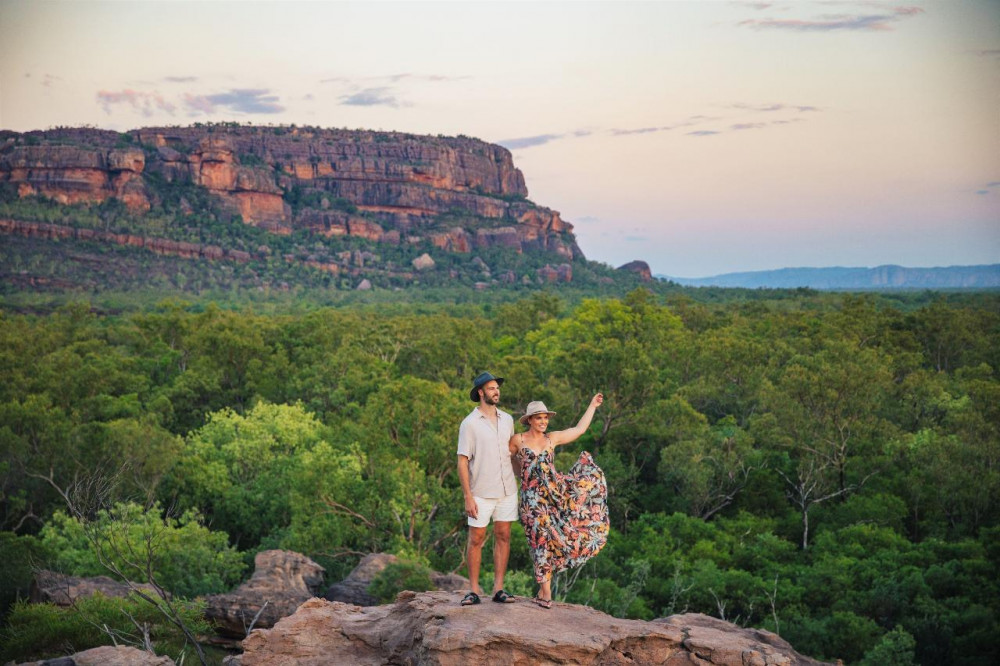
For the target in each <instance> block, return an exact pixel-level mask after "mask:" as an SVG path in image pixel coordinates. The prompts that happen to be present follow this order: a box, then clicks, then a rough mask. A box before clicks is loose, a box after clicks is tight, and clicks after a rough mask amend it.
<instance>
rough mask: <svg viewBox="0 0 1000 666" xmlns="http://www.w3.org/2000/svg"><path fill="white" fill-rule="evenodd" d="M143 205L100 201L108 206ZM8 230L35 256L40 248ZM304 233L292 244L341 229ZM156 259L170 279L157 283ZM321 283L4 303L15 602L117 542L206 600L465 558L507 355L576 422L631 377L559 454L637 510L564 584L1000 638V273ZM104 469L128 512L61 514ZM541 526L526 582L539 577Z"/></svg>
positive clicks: (5, 481) (514, 580) (829, 652)
mask: <svg viewBox="0 0 1000 666" xmlns="http://www.w3.org/2000/svg"><path fill="white" fill-rule="evenodd" d="M373 140H374V139H373ZM192 196H196V194H194V193H193V194H192ZM25 205H27V204H25ZM38 205H39V210H47V209H45V207H44V205H43V204H42V203H39V204H38ZM120 214H123V213H122V211H116V210H114V209H113V208H111V207H108V208H106V209H103V210H96V209H95V210H89V211H82V215H83V219H84V220H85V221H86V220H90V221H91V222H93V224H95V225H99V224H104V223H110V224H115V223H116V222H115V220H114V219H112V218H113V217H114V216H116V215H120ZM101 215H104V217H105V218H106V219H102V218H101V217H100V216H101ZM88 216H90V217H88ZM220 219H221V218H220ZM87 223H88V224H89V223H90V222H87ZM220 224H221V222H220ZM174 228H177V229H179V228H180V227H174ZM240 233H242V231H241V232H240ZM249 233H251V234H252V233H255V232H253V231H251V232H249ZM293 236H294V235H293ZM241 238H242V239H243V240H244V241H247V242H250V241H251V240H254V239H255V237H252V236H245V237H242V236H241ZM10 240H11V241H12V243H11V245H5V246H3V247H0V254H2V253H5V252H7V253H8V254H5V255H4V256H6V257H12V258H16V257H17V256H20V255H19V254H18V253H17V252H16V251H9V250H8V248H9V247H11V246H12V245H14V244H16V243H18V242H20V241H25V242H29V241H30V239H17V238H13V237H12V238H11V239H10ZM281 242H282V243H285V242H287V243H288V245H278V244H275V246H274V247H273V248H272V250H273V252H275V253H278V252H285V251H286V250H288V251H290V252H298V251H299V250H303V251H306V250H308V251H310V252H312V251H315V252H328V251H333V249H334V247H335V246H334V245H324V247H323V248H309V247H308V243H306V242H304V241H303V239H302V238H291V237H290V238H288V239H285V240H282V241H281ZM379 251H380V252H381V251H382V249H379ZM421 251H423V250H421ZM399 252H400V253H399V254H394V255H392V260H393V261H403V260H405V259H406V257H405V256H404V254H403V250H400V251H399ZM386 256H389V255H386ZM22 259H23V258H22ZM484 259H485V260H486V261H487V263H489V265H490V266H491V268H493V267H495V266H497V265H500V264H496V263H493V262H501V263H502V262H503V261H506V258H505V257H504V256H503V255H502V253H497V254H491V255H485V254H484ZM52 260H53V261H56V259H55V258H54V257H53V258H52ZM26 261H29V263H30V261H33V260H26ZM448 261H452V259H444V260H443V263H445V264H447V262H448ZM455 261H457V260H455ZM512 261H514V263H512V264H510V265H511V266H512V267H514V268H512V270H515V272H517V271H521V270H522V269H523V270H526V271H530V270H533V267H532V266H530V265H529V264H530V261H533V259H531V260H525V261H528V262H529V263H522V264H517V263H516V261H517V260H514V259H512ZM22 265H26V264H22ZM156 266H157V265H154V264H149V265H148V266H144V267H141V270H143V271H147V269H148V275H149V276H150V279H151V280H156V279H157V278H156V275H157V271H158V270H159V268H157V267H156ZM456 266H457V264H456ZM178 267H180V268H178ZM175 269H176V270H175ZM14 270H20V269H14ZM185 270H186V269H184V268H183V264H180V263H178V264H171V265H170V270H169V271H167V270H164V274H167V273H169V274H170V276H171V277H170V279H174V278H176V277H177V276H178V275H184V276H186V277H185V278H184V279H190V280H191V281H192V282H193V283H198V287H197V290H200V289H203V288H204V289H216V288H219V286H220V285H224V286H225V289H226V290H229V289H231V288H236V287H234V286H233V285H238V284H244V278H246V279H247V280H249V282H246V284H251V283H252V282H253V280H255V279H262V280H263V279H264V277H263V276H262V275H258V276H257V278H250V277H249V274H248V273H246V274H241V273H240V272H239V271H240V270H243V269H234V270H233V271H231V272H230V273H223V272H219V273H213V275H214V276H215V277H211V278H209V277H206V276H205V275H203V274H200V273H197V272H185ZM247 270H251V269H250V268H247ZM252 270H254V271H256V270H258V268H254V269H252ZM449 270H450V268H449ZM456 270H457V269H456ZM476 270H479V269H478V268H477V269H476ZM574 270H576V267H574ZM268 275H269V277H267V279H276V276H278V275H279V273H277V272H275V273H269V274H268ZM518 275H520V273H518ZM224 276H225V277H224ZM595 276H596V274H595ZM216 277H218V280H217V281H216ZM422 279H423V278H422ZM428 279H431V278H428ZM435 279H436V278H435ZM595 279H596V278H595ZM290 284H291V283H290ZM294 284H304V283H303V282H297V283H294ZM387 284H388V283H387ZM213 285H214V286H213ZM294 289H295V288H292V287H290V289H289V291H288V292H287V293H284V295H279V294H277V292H271V293H270V294H265V293H264V292H260V294H262V295H261V296H260V297H259V298H256V299H255V300H248V299H246V298H244V296H243V295H240V294H239V293H237V292H230V291H226V293H225V294H224V296H225V298H220V299H217V300H218V302H217V303H214V302H213V303H209V302H207V301H206V300H205V299H203V298H200V297H193V298H192V299H191V300H186V301H184V300H173V301H163V302H157V304H156V305H155V306H150V305H149V304H148V303H146V302H144V301H143V300H142V297H140V296H138V295H133V296H130V297H128V298H124V297H121V296H120V295H119V296H115V297H114V298H115V299H120V300H113V307H114V309H113V310H112V309H109V306H108V301H100V300H95V301H92V302H91V301H87V302H80V301H76V300H73V299H69V300H70V302H69V303H63V304H60V301H59V300H58V299H56V298H54V297H51V296H46V295H45V294H42V293H37V294H32V295H30V296H25V295H23V292H19V293H21V295H20V296H19V298H22V299H23V300H21V301H19V305H18V310H17V311H15V310H14V309H11V308H10V307H8V308H7V309H4V310H0V376H3V377H4V381H3V382H0V525H2V527H3V528H4V529H6V530H8V532H7V533H5V534H4V535H3V537H2V540H0V548H2V551H3V554H4V557H5V560H10V561H11V562H14V563H16V566H11V567H8V568H5V569H4V574H5V576H6V577H5V578H4V580H3V590H4V593H5V594H8V596H7V597H6V598H5V600H6V601H9V600H11V599H13V598H15V596H16V593H15V592H14V590H15V589H19V590H23V589H24V587H25V586H26V584H27V581H28V579H29V577H30V571H29V568H28V565H27V562H29V561H30V562H35V561H45V562H46V564H47V565H49V566H58V567H59V568H61V569H63V570H65V571H67V572H70V573H76V574H80V575H93V574H103V573H106V571H105V570H103V568H102V567H101V566H100V565H99V562H98V561H97V558H96V554H95V553H94V552H93V547H94V545H95V544H97V545H101V546H102V548H103V551H102V552H106V553H112V554H113V553H114V552H115V551H116V549H117V550H121V549H122V548H124V545H125V544H129V545H130V546H131V547H132V548H133V549H138V552H146V551H144V550H143V549H145V548H147V547H149V548H150V549H149V551H148V552H149V554H150V556H151V557H152V560H153V562H154V563H155V567H156V569H155V572H156V575H157V577H158V579H159V580H160V581H161V582H165V581H168V580H169V581H170V582H169V585H168V587H171V586H172V589H174V590H175V591H178V590H180V593H182V594H194V593H196V592H200V591H221V590H223V589H225V588H227V587H229V586H231V585H233V584H235V583H237V582H238V581H239V580H240V578H241V575H242V573H243V571H245V569H243V565H242V563H243V562H248V561H250V560H251V559H252V557H253V555H254V553H255V552H256V551H258V550H260V549H263V548H272V547H281V548H289V549H292V550H296V551H299V552H302V553H304V554H306V555H308V556H309V557H312V558H313V559H315V560H317V561H318V562H320V563H321V564H322V565H323V566H324V567H326V569H327V576H328V578H329V579H331V580H337V579H339V578H342V577H343V576H344V575H346V574H347V573H348V572H349V571H350V570H351V568H353V566H354V564H355V563H356V562H357V560H358V558H359V557H360V556H362V555H363V554H365V553H368V552H376V551H382V552H391V553H394V554H396V555H398V556H400V557H401V558H404V559H405V560H406V561H409V562H419V563H420V566H419V567H418V566H417V565H413V566H414V567H415V570H416V569H419V568H420V567H423V566H424V565H428V566H430V567H431V568H433V569H436V570H441V571H449V570H454V569H455V567H457V566H458V565H459V563H460V562H461V561H462V551H463V548H464V545H465V534H466V528H465V521H464V519H463V516H462V506H461V493H460V491H459V489H458V480H457V475H456V473H455V435H456V429H457V424H458V423H459V422H460V420H461V419H462V418H463V417H464V416H465V414H467V413H468V412H469V410H471V409H472V405H471V403H470V402H469V400H468V396H467V392H468V386H469V381H470V380H471V378H472V377H473V376H475V374H477V373H478V372H480V371H482V370H484V369H489V370H491V371H493V372H495V373H497V374H499V375H500V376H504V377H506V378H507V382H506V383H505V385H504V391H503V394H502V399H503V400H502V404H501V406H502V407H503V408H504V409H506V410H508V411H510V412H512V413H514V414H515V415H516V414H518V413H519V412H520V411H521V410H523V408H524V406H525V405H526V404H527V402H528V401H530V400H538V399H541V400H544V401H545V402H546V404H548V405H549V406H550V407H552V408H553V409H555V410H557V412H558V414H557V415H556V417H555V418H554V419H553V424H552V426H553V428H556V429H562V428H565V427H569V426H572V425H573V424H574V423H575V422H576V420H577V419H578V418H579V415H580V413H582V411H583V408H584V406H585V405H586V403H587V401H588V400H589V399H590V396H591V395H592V393H593V392H595V391H597V390H601V391H603V392H604V394H605V396H606V402H605V404H604V405H603V406H602V408H601V409H600V410H599V411H598V413H597V418H596V419H595V423H594V424H593V425H592V426H591V428H590V431H589V432H588V433H587V434H586V435H585V436H584V437H582V438H581V439H580V440H579V442H578V443H577V444H575V445H573V446H570V447H566V449H567V450H565V451H560V452H559V455H558V456H557V465H558V466H559V468H560V469H565V468H566V466H567V465H569V464H570V463H572V461H573V460H574V459H575V458H576V456H577V455H578V454H579V451H580V449H582V448H586V449H588V450H590V451H591V452H592V453H593V455H594V457H595V459H596V460H597V462H598V464H600V465H601V467H602V468H603V469H604V471H605V474H606V477H607V480H608V485H609V493H610V498H609V506H610V509H611V520H612V532H611V536H610V538H609V542H608V545H607V546H606V547H605V549H604V550H603V551H602V553H601V554H600V555H599V556H598V557H597V558H595V559H594V560H592V561H591V562H588V563H587V565H586V566H584V567H583V568H582V569H581V570H579V571H575V572H567V573H563V574H560V575H559V576H558V577H557V579H556V580H555V581H554V584H553V587H554V591H555V593H556V596H557V598H559V599H563V600H567V601H571V602H574V603H585V604H589V605H591V606H593V607H595V608H599V609H601V610H603V611H605V612H608V613H610V614H613V615H616V616H619V617H632V618H643V619H653V618H657V617H663V616H666V615H670V614H673V613H681V612H701V613H707V614H710V615H713V616H716V617H723V618H725V619H727V620H729V621H732V622H736V623H737V624H740V625H746V626H756V627H763V628H767V629H770V630H772V631H776V632H777V633H779V634H780V635H781V636H782V637H784V638H786V639H788V640H789V641H791V643H792V645H793V646H794V647H795V648H796V649H798V650H799V651H801V652H803V653H805V654H809V655H811V656H814V657H822V658H826V659H830V660H833V659H838V658H839V659H844V660H845V662H846V663H881V662H884V663H894V662H898V663H924V664H929V663H934V664H944V665H951V664H983V665H986V664H992V663H995V662H996V661H997V659H998V658H1000V654H998V647H997V642H996V640H995V636H996V635H998V633H1000V626H998V624H1000V602H998V600H1000V584H998V583H997V581H998V580H1000V571H998V569H997V567H998V562H1000V538H998V534H1000V473H998V465H997V464H996V463H997V460H998V459H1000V449H998V446H1000V425H998V424H1000V407H998V405H1000V388H998V387H1000V377H998V376H997V368H998V367H1000V356H998V354H997V352H996V350H997V349H1000V344H998V343H1000V317H998V315H997V312H998V311H1000V300H998V298H997V297H996V295H990V294H978V295H968V294H966V295H963V294H934V293H929V292H928V293H913V294H908V295H902V294H897V295H893V296H891V297H890V296H884V295H883V296H864V297H857V296H851V295H837V294H820V293H817V292H811V291H766V290H761V291H753V292H747V291H732V290H682V289H680V288H675V287H671V286H669V285H662V284H652V285H650V288H649V289H638V290H633V291H631V292H628V293H617V296H615V297H611V298H608V297H605V298H597V297H595V295H599V294H600V293H601V292H600V291H595V292H593V293H587V294H585V293H583V292H582V291H572V290H571V289H567V288H564V287H561V286H554V287H552V288H551V289H550V290H547V291H544V292H539V291H524V292H519V291H517V290H515V289H512V290H508V291H505V292H503V293H499V292H494V293H487V292H477V291H472V290H468V289H464V288H463V289H459V288H457V287H455V288H452V287H448V286H441V287H434V288H430V289H428V290H427V291H422V292H416V291H412V290H411V291H405V292H393V291H389V290H376V291H373V292H367V293H355V292H350V293H348V292H336V293H334V292H335V291H336V289H335V288H333V289H327V288H326V287H324V288H322V289H312V288H310V289H309V290H307V291H298V292H296V291H295V290H294ZM435 289H436V290H437V291H435ZM517 289H519V287H518V288H517ZM609 289H610V287H609ZM615 289H619V290H620V289H621V285H618V286H617V287H615ZM197 290H195V291H189V292H188V293H191V294H195V293H197ZM177 293H180V292H177ZM216 293H219V292H216ZM609 293H611V292H609ZM5 302H7V303H8V305H9V304H10V301H9V300H8V301H5ZM102 479H104V480H107V481H114V482H116V483H115V484H114V485H113V486H109V487H108V494H107V499H106V501H105V503H104V504H103V506H106V507H107V506H110V507H114V508H112V509H110V510H107V511H105V512H103V513H98V512H96V511H94V512H92V513H90V514H88V515H89V516H90V518H92V519H93V520H91V521H88V523H87V524H86V525H84V524H81V523H78V522H77V521H75V520H72V519H70V518H68V517H67V516H66V515H65V513H62V512H61V511H60V509H61V507H62V506H63V505H64V498H63V497H62V495H61V492H64V491H66V490H67V489H72V488H79V487H81V486H80V485H79V484H80V483H83V482H86V481H87V480H90V481H100V480H102ZM129 500H132V501H133V503H131V504H130V503H128V502H129ZM157 502H159V504H156V503H157ZM144 506H152V507H154V508H153V509H152V510H151V511H148V512H144V511H143V510H142V508H141V507H144ZM158 506H174V507H177V508H178V509H179V510H181V511H182V512H183V513H182V515H181V517H179V518H170V519H166V520H165V519H163V518H162V517H161V516H160V515H159V508H158ZM197 516H204V519H199V518H198V517H197ZM201 520H203V521H204V523H202V522H200V521H201ZM205 524H207V525H211V529H212V531H209V530H208V529H206V527H204V525H205ZM91 528H93V529H91ZM513 531H514V534H513V535H512V551H511V559H510V571H509V573H508V578H507V579H506V581H505V585H506V587H507V589H508V590H510V591H512V592H514V593H515V594H518V595H519V596H528V595H533V594H534V591H535V583H534V581H533V578H532V576H531V574H530V571H531V563H530V558H529V554H528V552H527V547H526V544H525V540H524V536H523V532H522V531H521V529H520V526H518V525H515V526H514V530H513ZM32 535H37V536H32ZM150 535H156V536H155V539H148V538H147V537H149V536H150ZM94 537H99V538H98V539H96V540H95V538H94ZM49 558H51V564H50V562H49ZM486 559H487V560H489V558H488V557H487V558H486ZM486 564H487V570H486V571H484V572H483V576H482V580H481V582H482V583H483V584H484V586H485V587H487V588H488V587H489V582H490V581H489V578H490V575H491V574H490V572H489V571H488V565H489V562H487V563H486ZM404 573H406V572H404ZM401 575H402V574H401ZM406 575H409V574H406ZM403 577H405V576H403ZM398 585H403V586H404V587H413V586H414V585H413V584H412V583H406V584H401V583H398V581H397V583H394V584H393V586H390V587H392V589H393V591H395V590H397V589H399V587H398ZM8 590H10V592H9V593H8ZM386 594H390V595H391V594H392V593H391V592H386Z"/></svg>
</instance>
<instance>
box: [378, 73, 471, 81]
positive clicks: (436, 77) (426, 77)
mask: <svg viewBox="0 0 1000 666" xmlns="http://www.w3.org/2000/svg"><path fill="white" fill-rule="evenodd" d="M372 78H374V79H376V80H377V79H380V78H386V79H388V80H389V81H392V82H393V83H399V82H400V81H403V80H406V79H409V80H411V81H431V82H433V83H447V82H449V81H463V80H465V79H471V78H472V77H471V76H447V75H445V74H415V73H413V72H404V73H402V74H390V75H388V76H386V77H377V76H376V77H372Z"/></svg>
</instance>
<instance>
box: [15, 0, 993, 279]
mask: <svg viewBox="0 0 1000 666" xmlns="http://www.w3.org/2000/svg"><path fill="white" fill-rule="evenodd" d="M209 120H212V121H221V120H236V121H240V122H253V123H261V124H267V123H274V124H279V123H298V124H309V125H319V126H324V127H348V128H370V129H384V130H400V131H406V132H414V133H426V134H439V133H440V134H447V135H457V134H465V135H469V136H475V137H478V138H481V139H484V140H486V141H491V142H497V143H502V144H504V145H506V146H508V147H509V148H511V150H512V152H513V154H514V161H515V164H516V165H517V166H518V167H519V168H521V170H522V171H523V172H524V175H525V178H526V180H527V184H528V189H529V190H530V196H531V198H532V200H534V201H535V202H536V203H539V204H541V205H544V206H548V207H551V208H554V209H556V210H558V211H560V212H561V213H562V215H563V217H564V218H565V219H567V220H568V221H570V222H572V223H573V224H574V225H575V228H576V233H577V238H578V241H579V244H580V247H581V248H582V249H583V251H584V253H585V254H586V255H587V256H588V257H589V258H591V259H595V260H598V261H603V262H606V263H609V264H612V265H620V264H622V263H625V262H627V261H630V260H632V259H644V260H646V261H647V262H649V264H650V265H651V267H652V268H653V271H654V272H656V273H661V274H665V275H674V276H680V277H701V276H707V275H714V274H718V273H725V272H733V271H745V270H763V269H771V268H780V267H786V266H834V265H841V266H843V265H849V266H874V265H878V264H887V263H894V264H902V265H907V266H944V265H954V264H963V265H967V264H979V263H998V262H1000V1H997V0H938V1H932V2H905V1H904V2H879V1H869V0H859V1H857V2H851V1H846V0H845V1H837V0H832V1H827V2H730V1H725V2H645V3H632V2H561V3H547V2H535V3H525V2H464V3H458V2H440V3H430V2H420V1H413V2H323V1H313V2H299V1H295V0H286V1H283V2H275V1H270V2H235V1H233V2H182V1H172V2H156V1H150V2H146V1H131V2H126V1H120V2H91V1H89V0H78V1H76V2H38V1H32V2H21V1H14V0H0V128H3V129H13V130H18V131H25V130H31V129H45V128H48V127H53V126H58V125H84V124H86V125H94V126H98V127H104V128H109V129H116V130H124V129H130V128H135V127H141V126H147V125H157V124H180V125H186V124H189V123H192V122H196V121H209Z"/></svg>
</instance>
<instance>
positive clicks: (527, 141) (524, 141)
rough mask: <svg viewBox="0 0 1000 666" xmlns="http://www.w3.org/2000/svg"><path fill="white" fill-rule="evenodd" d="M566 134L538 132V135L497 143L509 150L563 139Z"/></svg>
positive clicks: (532, 146)
mask: <svg viewBox="0 0 1000 666" xmlns="http://www.w3.org/2000/svg"><path fill="white" fill-rule="evenodd" d="M565 136H566V135H565V134H538V135H536V136H525V137H520V138H517V139H504V140H503V141H497V143H499V144H500V145H501V146H503V147H504V148H506V149H507V150H518V149H520V148H534V147H535V146H544V145H545V144H547V143H550V142H552V141H556V140H558V139H562V138H564V137H565Z"/></svg>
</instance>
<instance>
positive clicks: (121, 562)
mask: <svg viewBox="0 0 1000 666" xmlns="http://www.w3.org/2000/svg"><path fill="white" fill-rule="evenodd" d="M40 536H41V540H42V544H43V545H44V546H45V547H46V549H47V550H48V551H49V552H51V553H55V555H54V557H53V562H52V563H53V566H54V567H56V568H57V569H58V570H59V571H62V572H64V573H68V574H71V575H74V576H97V575H107V574H108V570H107V569H106V568H105V567H104V566H103V565H102V564H101V561H100V559H99V558H98V553H97V551H96V550H95V545H96V544H100V547H101V549H102V551H103V552H104V555H105V557H106V558H107V559H109V560H110V561H111V562H112V563H113V564H114V565H115V566H117V567H118V568H119V569H120V570H121V571H122V572H123V573H124V574H125V575H126V576H128V577H129V578H131V579H132V580H134V581H135V582H140V583H145V582H147V581H146V580H145V576H144V571H143V570H142V568H143V567H144V566H145V562H146V559H147V558H148V559H149V561H150V563H151V564H152V572H153V575H154V576H155V578H156V581H157V582H158V583H159V584H160V585H162V586H163V587H164V588H166V589H167V590H170V591H171V592H172V593H173V594H175V595H178V596H181V597H194V596H196V595H200V594H213V593H218V592H224V591H226V590H228V589H230V588H231V587H232V586H233V585H235V584H236V583H238V582H239V581H240V580H241V579H242V574H243V569H244V567H245V564H244V562H243V560H242V558H241V556H240V554H239V552H237V551H236V549H235V548H233V547H231V546H230V545H229V537H228V536H227V535H226V533H225V532H213V531H211V530H209V529H208V528H207V527H205V526H204V525H202V524H201V522H200V516H199V515H198V514H197V513H195V512H193V511H187V512H185V513H184V514H183V515H182V516H181V517H180V518H171V517H167V518H161V517H160V512H159V506H158V505H154V506H153V507H152V509H150V510H148V511H147V510H144V509H143V508H142V507H141V506H139V505H137V504H133V503H127V504H124V503H123V504H116V505H115V506H114V508H112V509H111V510H109V511H108V510H105V511H100V512H99V513H98V515H97V518H96V519H95V520H94V521H93V522H92V523H90V524H87V525H85V524H83V523H81V522H80V521H79V520H77V519H76V518H73V517H70V516H68V515H66V514H65V513H62V512H56V514H55V515H54V516H53V517H52V520H51V521H50V522H49V523H48V524H47V525H46V526H45V527H44V528H43V529H42V532H41V535H40ZM130 563H131V564H130ZM136 564H137V565H138V566H133V565H136Z"/></svg>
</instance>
